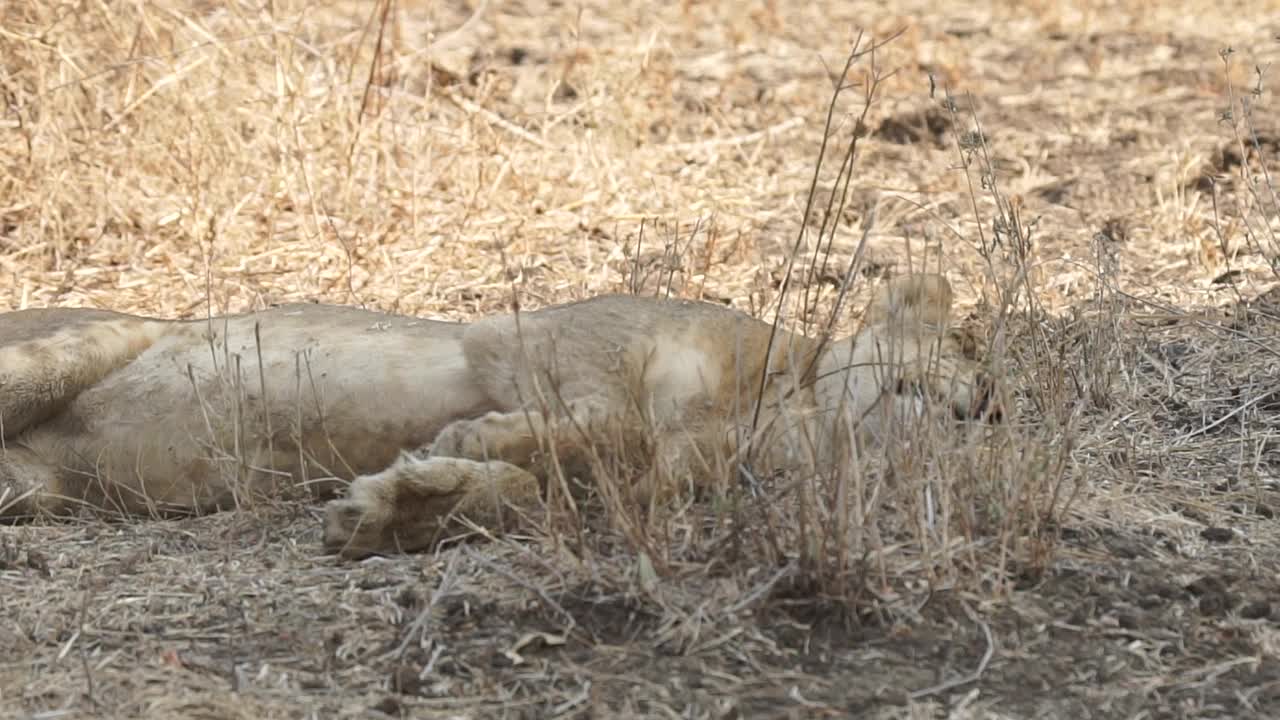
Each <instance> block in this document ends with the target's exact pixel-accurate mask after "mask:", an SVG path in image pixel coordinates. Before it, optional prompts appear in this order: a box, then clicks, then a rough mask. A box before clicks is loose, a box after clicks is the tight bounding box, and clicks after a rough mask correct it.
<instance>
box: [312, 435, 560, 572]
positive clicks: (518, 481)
mask: <svg viewBox="0 0 1280 720" xmlns="http://www.w3.org/2000/svg"><path fill="white" fill-rule="evenodd" d="M538 497H539V493H538V481H537V478H535V477H534V476H533V475H531V474H530V473H529V472H527V471H525V470H523V469H521V468H518V467H516V466H515V465H511V464H509V463H505V462H500V461H488V462H481V461H475V460H467V459H464V458H452V457H425V458H424V457H418V456H415V455H409V454H406V455H402V456H401V457H400V459H399V460H397V461H396V462H395V463H394V464H392V465H391V467H389V468H387V469H386V470H383V471H382V472H380V473H375V474H373V475H365V476H362V477H359V478H356V479H355V481H353V482H352V483H351V487H350V489H349V490H348V492H347V497H346V498H345V499H343V500H335V501H333V502H331V503H329V505H328V506H327V507H326V510H325V531H324V544H325V549H327V550H329V551H331V552H336V553H338V554H339V555H341V556H342V557H345V558H361V557H365V556H367V555H373V554H379V553H397V552H410V551H413V550H421V549H423V548H427V547H431V546H433V545H435V544H436V543H438V542H440V541H442V540H445V539H448V538H451V537H456V536H458V535H461V534H464V533H465V532H467V529H468V525H467V523H466V522H464V521H463V520H464V519H465V520H466V521H469V522H471V523H474V524H476V525H479V526H481V527H484V528H487V529H492V530H495V531H496V530H500V529H502V527H503V526H504V525H505V524H506V523H507V522H509V521H511V519H512V516H513V515H515V514H516V513H518V512H519V511H520V510H521V509H528V508H532V507H534V506H536V503H537V502H538Z"/></svg>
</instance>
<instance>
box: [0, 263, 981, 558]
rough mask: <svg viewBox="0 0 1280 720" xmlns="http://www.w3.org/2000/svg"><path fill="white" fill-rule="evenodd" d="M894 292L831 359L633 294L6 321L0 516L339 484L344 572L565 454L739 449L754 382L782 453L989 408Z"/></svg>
mask: <svg viewBox="0 0 1280 720" xmlns="http://www.w3.org/2000/svg"><path fill="white" fill-rule="evenodd" d="M893 287H896V288H897V289H896V290H892V289H891V290H890V291H886V293H885V294H882V296H881V299H880V300H879V301H877V302H879V305H877V304H876V303H873V304H872V306H871V307H870V308H869V311H868V316H867V318H866V319H864V329H863V331H862V332H861V333H859V335H858V336H856V337H855V338H854V339H852V340H843V341H837V342H834V343H831V344H829V345H824V344H823V343H820V342H819V341H817V340H813V339H809V338H806V337H803V336H799V335H794V334H790V333H785V332H779V333H777V334H776V337H774V339H773V341H772V344H771V341H770V337H771V335H773V333H772V328H771V326H770V325H769V324H767V323H764V322H761V321H759V320H755V319H753V318H751V317H749V316H747V315H745V314H742V313H739V312H737V311H734V310H730V309H728V308H725V307H722V306H717V305H712V304H708V303H699V302H689V301H682V300H663V299H653V298H639V297H627V296H606V297H600V298H594V299H591V300H585V301H581V302H577V303H571V304H568V305H561V306H554V307H549V308H545V309H542V310H537V311H532V312H525V313H521V314H519V315H511V316H501V317H495V318H490V319H486V320H482V321H479V322H476V323H472V324H458V323H446V322H438V321H430V320H422V319H417V318H411V317H404V316H398V315H389V314H384V313H375V312H369V311H364V310H359V309H355V308H347V307H334V306H322V305H289V306H284V307H278V308H273V309H270V310H265V311H261V312H256V313H251V314H247V315H238V316H230V317H220V318H213V319H208V320H198V321H164V320H153V319H145V318H137V317H132V316H127V315H120V314H115V313H108V312H104V311H96V310H73V309H61V310H31V311H20V312H14V313H9V314H6V315H0V429H2V431H3V438H4V441H5V448H4V450H3V453H2V454H0V515H10V516H13V515H30V514H33V513H35V512H41V511H48V512H53V513H58V512H62V511H65V510H67V509H69V508H73V507H75V506H77V505H79V504H83V503H88V504H90V505H93V506H98V507H104V508H109V509H117V510H121V511H124V512H128V513H147V512H165V511H174V510H177V511H209V510H215V509H219V508H226V507H229V506H232V505H234V504H235V503H236V502H237V501H238V500H239V499H241V497H242V496H246V495H247V494H254V493H258V492H262V491H264V490H266V489H269V488H274V487H279V486H297V485H306V486H307V487H309V488H312V489H316V490H320V491H322V492H333V491H335V490H337V489H338V487H340V486H344V485H346V484H347V482H348V481H351V480H353V479H354V480H355V482H354V483H353V485H352V487H351V489H350V492H349V497H348V498H347V499H345V500H339V501H335V502H334V503H333V504H332V505H331V506H330V511H329V521H328V528H327V531H326V533H327V542H328V543H329V544H330V545H331V546H332V547H334V548H335V549H340V550H344V551H346V552H348V554H353V555H358V554H363V553H366V552H371V551H388V550H393V549H396V548H401V547H402V548H414V547H421V546H423V545H426V544H429V543H430V542H431V541H433V540H435V539H437V538H438V537H439V536H440V534H441V532H442V527H443V523H444V517H445V516H447V515H449V514H450V513H452V512H467V513H468V514H470V515H472V516H477V517H482V518H483V517H487V516H489V515H491V511H492V510H493V509H494V508H492V507H490V506H491V505H492V504H493V503H495V502H499V501H503V500H511V499H516V500H520V499H525V500H527V499H528V498H529V497H531V496H533V495H536V492H537V485H538V476H539V475H540V474H541V471H540V468H543V467H544V466H545V463H543V462H542V461H541V460H540V459H539V458H540V456H541V455H543V454H545V451H546V450H547V449H548V448H553V447H554V448H557V449H558V450H557V451H558V452H560V453H562V454H564V455H565V456H566V457H568V456H570V455H572V454H573V452H574V451H580V450H582V449H584V448H589V447H591V446H593V444H596V443H599V444H600V445H601V446H604V445H607V444H608V443H609V441H610V438H611V437H615V436H616V434H617V433H619V432H620V433H622V434H627V433H640V432H644V433H650V434H657V435H660V436H666V437H669V438H675V440H674V441H673V443H674V444H675V445H679V444H681V443H680V439H682V438H684V439H687V440H688V441H687V442H686V443H684V445H687V446H688V448H689V449H691V450H692V451H694V453H693V454H697V453H705V452H706V451H708V449H709V448H710V446H709V445H707V444H706V441H707V438H712V439H713V440H711V445H716V446H717V447H715V448H711V449H714V450H715V451H716V452H719V451H722V450H724V449H725V447H727V446H733V445H734V444H735V440H734V438H738V437H740V434H739V433H737V430H738V429H740V428H741V427H742V426H743V425H744V424H747V423H749V421H750V419H751V418H752V417H753V409H754V398H755V397H756V396H757V392H758V390H759V383H760V378H761V377H762V372H763V371H764V370H765V366H766V364H768V366H769V373H768V376H767V377H768V383H767V385H766V388H765V394H764V396H763V397H764V403H763V406H762V407H763V409H764V412H763V413H762V416H763V417H764V423H765V424H773V425H776V426H778V427H783V426H785V428H786V429H785V431H784V432H783V434H784V435H786V436H787V439H786V441H785V442H782V443H780V444H781V445H788V446H791V445H794V444H795V443H796V442H801V441H803V442H809V443H811V444H812V443H814V442H825V440H823V438H829V437H831V436H833V433H832V430H833V429H834V428H836V427H837V426H838V423H836V424H833V423H832V421H831V420H829V419H828V420H823V421H819V422H817V423H816V424H815V423H814V422H813V421H812V419H813V418H815V417H819V416H822V415H823V414H824V413H825V414H826V415H830V414H831V413H830V412H829V411H830V410H831V406H833V405H834V404H840V405H842V406H846V405H847V406H848V408H850V409H851V410H846V411H845V412H843V413H837V414H839V415H840V416H841V417H848V418H853V422H852V424H854V425H867V426H868V427H870V426H871V425H872V424H873V423H871V421H870V420H868V418H869V417H870V414H871V411H872V410H874V409H875V408H876V407H879V406H883V405H885V403H884V402H883V400H884V398H894V399H895V400H894V401H895V402H899V401H902V402H907V403H908V404H911V403H915V402H918V394H917V393H919V392H920V390H921V388H922V387H923V385H921V383H924V384H926V385H927V386H928V387H931V388H935V389H937V391H938V392H937V393H936V394H945V395H947V396H948V397H949V398H951V399H952V401H953V402H954V404H955V406H956V408H957V409H958V410H960V411H963V410H964V408H965V407H968V408H976V407H977V405H978V404H980V403H981V402H985V395H984V396H983V397H982V398H979V397H978V390H977V389H976V388H977V387H978V384H979V383H978V380H977V374H976V365H975V364H974V363H973V362H972V360H971V359H969V358H968V357H967V356H966V355H971V354H972V348H971V347H970V348H967V349H966V348H964V347H962V345H963V343H961V342H960V341H959V340H958V339H956V338H955V337H954V336H953V334H951V333H949V332H948V330H947V329H946V326H945V323H946V315H947V311H948V309H949V306H950V290H949V288H948V287H947V286H946V283H945V281H944V280H942V279H941V278H937V277H935V276H909V277H908V278H904V279H903V280H899V281H897V284H896V286H891V288H893ZM895 293H896V294H895ZM904 378H907V379H909V380H910V382H909V383H908V386H909V387H905V389H904V385H903V380H904ZM611 433H612V434H613V435H611ZM726 443H727V445H726ZM730 450H731V451H732V448H730ZM540 451H542V452H541V453H540ZM677 454H679V453H677ZM691 457H692V456H691ZM679 462H683V463H685V465H687V466H691V464H694V461H693V460H692V459H690V458H683V459H680V460H679Z"/></svg>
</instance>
